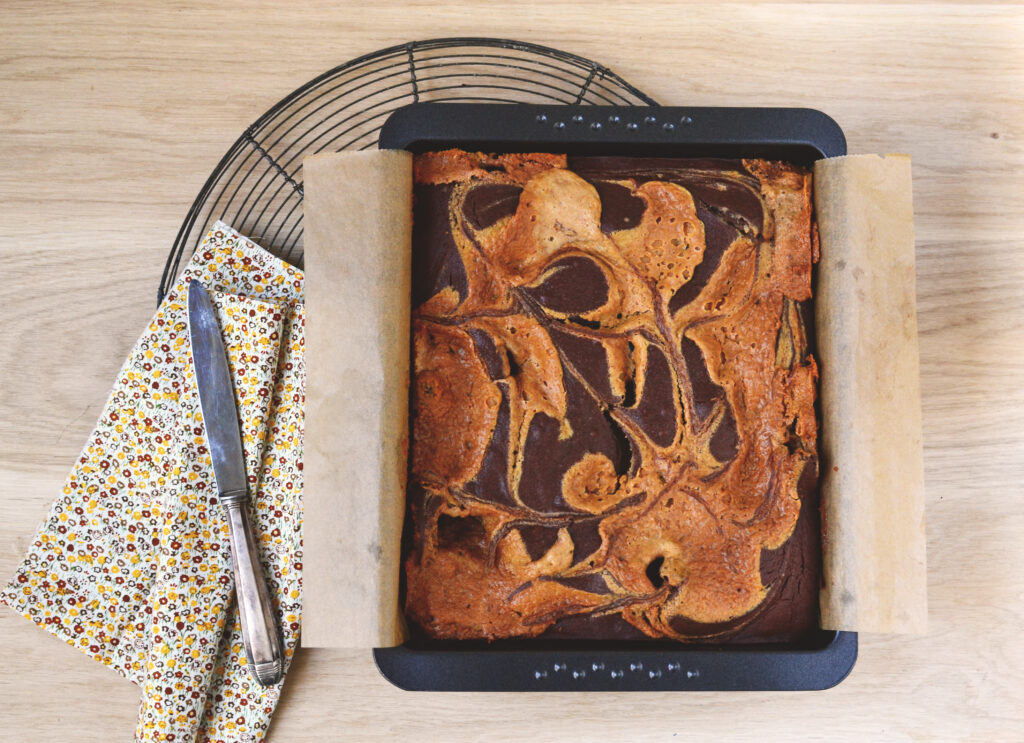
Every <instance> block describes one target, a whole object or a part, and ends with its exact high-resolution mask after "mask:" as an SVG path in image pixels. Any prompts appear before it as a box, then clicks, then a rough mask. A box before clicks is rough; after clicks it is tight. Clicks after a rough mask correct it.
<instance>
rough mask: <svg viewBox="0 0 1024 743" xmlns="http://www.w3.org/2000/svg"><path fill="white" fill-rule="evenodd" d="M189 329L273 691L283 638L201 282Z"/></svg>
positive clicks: (248, 617) (249, 645) (253, 645)
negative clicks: (253, 521)
mask: <svg viewBox="0 0 1024 743" xmlns="http://www.w3.org/2000/svg"><path fill="white" fill-rule="evenodd" d="M188 325H189V339H190V342H191V345H192V363H193V366H194V368H195V375H196V386H197V388H198V390H199V405H200V407H201V408H202V411H203V425H204V427H205V429H206V439H207V442H208V443H209V445H210V458H211V459H212V460H213V472H214V475H215V476H216V481H217V493H218V496H219V499H220V502H221V506H222V507H223V508H224V515H225V518H226V519H227V523H228V532H229V540H228V542H229V545H230V550H231V567H232V570H233V572H234V576H235V590H236V593H237V596H238V613H239V617H240V620H241V624H242V640H243V644H244V645H245V653H246V656H247V657H248V660H249V668H250V671H251V672H252V674H253V677H254V678H255V679H256V681H257V682H258V683H259V684H261V685H262V686H272V685H273V684H276V683H277V682H278V681H280V680H281V676H282V675H283V674H284V652H283V649H282V645H281V635H280V633H279V632H278V627H277V622H276V621H275V619H274V614H273V610H272V604H271V601H270V594H269V592H268V590H267V581H266V577H265V576H264V575H263V569H262V567H261V565H260V560H259V555H258V553H257V552H256V542H255V540H254V539H253V534H252V527H251V525H250V523H249V515H248V510H249V484H248V477H247V476H246V471H245V456H244V454H243V452H242V435H241V430H240V427H239V422H238V408H237V407H236V405H235V390H234V385H233V384H232V382H231V370H230V369H229V368H228V357H227V352H226V351H225V350H224V340H223V339H222V338H221V333H220V325H219V323H218V322H217V315H216V312H215V311H214V308H213V304H212V303H211V302H210V295H209V294H208V293H207V291H206V288H205V287H204V286H203V285H202V284H200V283H199V282H198V281H191V282H189V285H188Z"/></svg>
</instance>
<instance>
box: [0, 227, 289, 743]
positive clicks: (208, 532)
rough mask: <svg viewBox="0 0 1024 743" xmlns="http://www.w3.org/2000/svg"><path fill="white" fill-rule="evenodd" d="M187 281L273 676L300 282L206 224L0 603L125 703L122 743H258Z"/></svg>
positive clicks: (258, 711) (285, 555) (263, 720)
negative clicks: (134, 717) (229, 440)
mask: <svg viewBox="0 0 1024 743" xmlns="http://www.w3.org/2000/svg"><path fill="white" fill-rule="evenodd" d="M189 281H201V282H202V283H203V284H204V285H205V286H206V287H207V288H208V289H210V290H211V292H212V297H213V302H214V305H215V307H216V308H217V311H218V315H219V319H220V323H221V330H222V333H223V336H224V342H225V346H226V348H227V352H228V357H229V366H230V368H231V371H232V374H233V376H234V383H235V396H236V399H237V404H238V410H239V417H240V420H241V425H242V435H243V436H242V437H243V449H244V451H245V458H246V464H247V467H248V473H249V487H250V492H251V494H252V505H251V509H252V510H251V515H252V521H253V530H254V533H255V535H256V539H257V542H258V548H259V550H260V553H261V559H262V563H263V569H264V571H265V574H266V576H267V580H268V584H269V585H268V587H269V589H270V593H271V595H272V596H273V598H274V604H275V609H276V614H277V618H278V621H279V623H280V626H281V628H282V630H283V635H284V645H285V655H286V664H287V662H288V661H290V659H291V657H292V654H293V652H294V650H295V647H296V645H297V642H298V634H299V616H300V609H301V603H300V598H301V571H302V564H301V561H302V531H301V525H302V420H303V403H304V397H303V395H304V389H305V368H304V365H303V323H304V316H303V306H302V285H303V277H302V274H301V272H299V271H298V270H296V269H295V268H293V267H291V266H289V265H287V264H285V263H284V262H282V261H280V260H279V259H277V258H275V257H274V256H273V255H271V254H270V253H268V252H266V251H265V250H263V249H262V248H260V247H259V246H257V245H255V244H254V243H252V242H251V241H249V240H247V239H246V238H244V237H242V236H241V235H239V234H238V233H237V232H235V231H234V230H232V229H231V228H230V227H228V226H227V225H225V224H223V223H219V222H218V223H217V224H216V225H215V226H214V228H213V230H212V231H211V232H210V233H209V234H208V235H207V236H206V238H205V240H204V242H203V244H202V246H201V247H200V248H199V250H198V251H197V252H196V253H195V254H194V255H193V257H192V260H191V261H190V263H189V264H188V266H187V267H186V268H185V270H184V272H183V273H182V276H181V278H180V280H179V281H178V283H177V284H176V285H175V286H174V288H173V289H172V290H171V292H170V293H168V295H167V297H166V298H165V299H164V301H163V302H162V303H161V305H160V308H159V310H158V311H157V313H156V315H155V316H154V318H153V320H152V322H151V323H150V325H149V327H148V328H147V329H146V332H145V333H143V335H142V337H141V338H139V341H138V343H136V345H135V347H134V348H133V349H132V352H131V354H130V355H129V357H128V360H127V362H126V363H125V365H124V367H123V368H122V370H121V373H120V375H119V376H118V379H117V382H116V383H115V385H114V389H113V391H112V392H111V395H110V399H109V400H108V402H107V405H106V407H105V409H104V410H103V413H102V415H101V416H100V419H99V421H98V422H97V424H96V428H95V430H94V431H93V433H92V435H91V436H90V437H89V440H88V442H86V445H85V448H84V449H83V450H82V454H81V456H80V457H79V459H78V462H77V464H76V465H75V467H74V469H73V470H72V472H71V474H70V475H69V476H68V478H67V481H66V483H65V485H64V492H63V495H62V496H61V497H60V498H58V499H57V501H56V502H55V503H54V504H53V506H52V508H51V509H50V515H49V518H48V519H47V520H46V522H45V523H44V524H43V526H42V528H41V529H40V531H39V534H38V535H37V536H36V539H35V540H34V542H33V543H32V546H31V548H30V551H29V553H28V555H27V557H26V558H25V561H24V563H23V564H22V565H21V567H20V568H19V569H18V571H17V573H15V575H14V577H13V578H12V579H11V581H10V583H9V584H8V586H7V587H6V588H5V589H4V590H3V591H2V593H0V602H3V603H6V604H8V605H9V606H11V607H12V608H13V609H14V610H15V611H18V612H20V613H21V614H22V615H24V616H25V617H27V618H28V619H31V620H32V621H33V622H35V623H36V624H38V625H39V626H40V627H43V628H44V629H46V630H47V631H49V632H51V633H53V634H54V635H56V636H57V637H59V638H61V639H62V640H64V641H65V642H67V643H68V644H70V645H73V646H75V647H77V648H79V649H80V650H81V651H82V652H84V653H86V654H88V655H91V656H92V657H94V658H96V659H97V660H99V661H100V662H102V663H104V664H106V665H108V666H110V667H112V668H114V669H115V670H117V671H118V672H119V673H121V674H122V675H123V676H125V677H126V678H128V679H130V680H131V681H134V682H135V683H136V684H138V685H139V686H140V687H141V688H142V703H141V709H140V712H139V723H138V727H137V729H136V739H137V740H140V741H176V742H181V741H186V742H192V741H204V742H205V741H232V742H237V741H250V742H251V741H259V740H262V739H263V737H264V735H265V733H266V730H267V727H268V725H269V723H270V717H271V715H272V714H273V711H274V707H275V706H276V704H277V699H278V693H279V687H270V688H264V687H262V686H260V685H259V684H257V683H256V682H255V680H254V679H253V678H252V677H251V675H250V673H249V669H248V668H247V667H246V663H247V661H246V656H245V650H244V647H243V645H242V636H241V628H240V625H239V620H238V611H237V607H236V606H235V603H234V598H233V593H234V586H233V577H232V573H231V559H230V553H229V551H228V539H227V525H226V523H225V521H224V519H223V515H222V510H221V506H220V505H219V504H218V503H217V498H216V496H217V492H216V487H215V478H214V473H213V468H212V464H211V461H210V456H209V451H208V450H207V443H206V436H205V431H204V428H203V424H202V414H201V411H200V407H199V396H198V393H197V390H196V387H195V380H194V376H193V368H192V359H191V344H190V343H189V337H188V320H187V311H186V294H187V292H186V289H187V286H188V282H189Z"/></svg>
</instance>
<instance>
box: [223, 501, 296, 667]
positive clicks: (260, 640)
mask: <svg viewBox="0 0 1024 743" xmlns="http://www.w3.org/2000/svg"><path fill="white" fill-rule="evenodd" d="M220 497H221V503H222V504H223V506H224V512H225V515H226V516H227V521H228V532H229V539H230V544H231V567H232V570H233V571H234V573H235V592H236V594H237V596H238V613H239V616H240V618H241V621H242V641H243V643H244V644H245V654H246V656H247V657H248V659H249V665H250V668H251V670H252V674H253V676H255V677H256V680H257V681H258V682H259V683H260V684H261V685H262V686H273V685H274V684H276V683H277V682H278V681H280V680H281V677H282V676H283V675H284V650H283V648H282V646H281V635H280V633H279V632H278V631H277V622H276V621H275V620H274V611H273V603H271V601H270V593H269V592H268V591H267V581H266V578H265V577H264V575H263V568H262V566H261V565H260V559H259V555H258V554H257V552H256V542H255V540H254V539H253V536H252V527H251V526H250V525H249V516H248V514H247V510H248V509H247V508H246V507H247V506H248V504H249V493H248V492H247V491H241V492H236V493H221V496H220Z"/></svg>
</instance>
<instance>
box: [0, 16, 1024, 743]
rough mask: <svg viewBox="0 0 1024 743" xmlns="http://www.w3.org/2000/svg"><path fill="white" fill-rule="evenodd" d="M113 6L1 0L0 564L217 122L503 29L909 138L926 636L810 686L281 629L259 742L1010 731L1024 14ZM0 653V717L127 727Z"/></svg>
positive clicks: (43, 487)
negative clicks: (623, 684)
mask: <svg viewBox="0 0 1024 743" xmlns="http://www.w3.org/2000/svg"><path fill="white" fill-rule="evenodd" d="M121 5H123V6H124V7H117V6H116V5H115V4H110V5H108V6H104V5H95V4H93V3H82V2H60V3H55V2H11V0H7V2H4V3H3V4H2V5H0V277H2V281H0V308H2V314H0V577H3V579H6V577H7V576H9V575H10V574H11V573H12V572H13V570H14V569H15V566H16V565H17V564H18V562H19V561H20V560H21V558H22V555H23V554H24V552H25V551H26V549H27V546H28V542H29V539H30V538H31V537H32V535H33V533H34V531H35V530H36V529H37V527H38V526H39V524H40V523H41V521H42V519H43V518H44V516H45V515H46V513H47V508H48V506H49V503H50V502H51V501H52V499H53V498H54V497H55V496H56V495H57V494H58V492H59V489H60V487H61V485H62V482H63V479H64V477H65V475H66V474H67V472H68V470H69V469H70V467H71V465H72V463H73V461H74V460H75V458H76V456H77V454H78V452H79V448H80V446H81V445H82V443H83V441H84V440H85V437H86V436H87V435H88V433H89V431H90V430H91V428H92V426H93V423H94V421H95V419H96V417H97V415H98V414H99V412H100V410H101V407H102V405H103V404H104V402H105V400H106V395H107V392H108V390H109V386H110V385H111V383H112V382H113V380H114V377H115V375H116V373H117V370H118V368H119V366H120V364H121V362H122V361H123V359H124V358H125V356H126V354H127V353H128V350H129V349H130V348H131V346H132V344H133V343H134V341H135V339H136V337H137V336H138V334H139V333H140V331H141V330H142V328H143V327H144V325H145V324H146V322H147V319H148V318H149V316H150V315H151V313H152V312H153V309H154V301H155V295H156V288H157V283H158V280H159V278H160V272H161V270H162V268H163V262H164V259H165V257H166V254H167V251H168V249H169V248H170V246H171V244H172V242H173V240H174V237H175V235H176V233H177V230H178V226H179V225H180V223H181V220H182V218H183V216H184V215H185V212H186V210H187V209H188V207H189V205H190V203H191V201H192V199H193V197H194V195H195V194H196V193H197V192H198V190H199V188H200V186H201V185H202V183H203V181H204V180H205V178H206V176H207V174H208V173H209V172H210V170H212V168H213V166H214V165H215V164H216V162H217V161H218V160H219V158H220V157H221V155H222V154H223V152H224V151H225V150H226V149H227V147H228V146H229V145H230V144H231V143H232V142H233V141H234V139H235V138H236V137H237V136H238V134H239V133H240V132H241V131H242V130H243V129H244V128H245V127H246V126H247V125H248V124H250V123H251V122H252V121H253V120H254V119H255V118H256V117H257V116H259V115H260V114H261V113H262V112H263V111H264V110H265V109H267V108H268V107H269V106H270V105H271V104H273V103H274V102H275V101H277V100H278V99H279V98H280V97H282V96H283V95H284V94H286V93H288V92H290V91H291V90H292V89H294V88H295V87H297V86H298V85H300V84H301V83H303V82H305V81H306V80H308V79H310V78H312V77H314V76H316V75H317V74H319V73H321V72H323V71H324V70H326V69H328V68H330V67H332V66H334V65H336V64H339V63H341V62H343V61H345V60H348V59H350V58H352V57H354V56H357V55H360V54H363V53H366V52H370V51H373V50H375V49H378V48H381V47H384V46H388V45H391V44H395V43H399V42H404V41H408V40H412V39H425V38H433V37H442V36H474V35H479V36H504V37H509V38H518V39H523V40H528V41H533V42H537V43H540V44H545V45H550V46H555V47H559V48H562V49H565V50H567V51H571V52H575V53H578V54H581V55H583V56H586V57H590V58H592V59H595V60H597V61H599V62H601V63H603V64H605V65H607V66H609V67H611V68H612V69H613V70H615V71H616V72H618V73H619V74H621V75H622V76H623V77H624V78H626V79H627V80H629V81H630V82H632V83H634V84H635V85H637V86H638V87H640V88H641V89H643V90H645V91H646V92H648V93H649V94H650V95H652V96H654V97H655V98H656V99H657V100H660V101H662V102H665V103H676V104H685V105H705V106H715V105H726V106H727V105H754V106H758V105H763V106H809V107H813V108H819V109H822V110H824V111H826V112H827V113H829V114H830V115H831V116H833V117H834V118H835V119H836V120H837V121H838V122H839V123H840V124H841V125H842V127H843V128H844V130H845V131H846V134H847V138H848V141H849V149H850V152H853V153H857V152H908V153H910V154H911V155H912V156H913V158H914V188H915V219H916V230H917V259H918V283H917V291H918V311H919V320H920V341H921V374H922V386H923V391H924V399H923V407H924V423H925V470H926V483H927V518H928V550H929V555H928V558H929V591H930V622H931V624H930V631H929V633H928V635H927V636H923V637H911V638H907V637H878V636H862V637H861V653H860V659H859V661H858V663H857V666H856V668H855V670H854V671H853V673H852V675H851V676H850V677H849V678H848V679H847V680H846V681H845V682H844V683H842V684H841V685H840V686H838V687H837V688H835V689H832V690H830V691H826V692H821V693H733V694H712V693H701V694H662V693H656V694H655V693H652V694H635V695H625V694H623V695H618V694H582V695H568V694H545V695H540V694H535V695H530V694H521V695H502V694H486V695H477V696H473V695H466V694H410V693H405V692H401V691H399V690H397V689H395V688H394V687H392V686H390V685H389V684H388V683H387V682H385V681H384V680H383V679H382V678H381V677H380V675H379V674H378V673H377V671H376V669H375V668H374V666H373V663H372V661H371V659H370V657H369V654H368V653H358V652H340V651H337V652H332V651H301V652H300V653H299V655H298V657H297V659H296V662H295V666H294V667H293V669H292V672H291V675H290V679H289V682H288V684H287V686H286V689H285V692H284V695H283V700H282V703H281V706H280V709H279V711H278V714H277V717H276V719H275V723H274V727H273V728H272V731H271V736H270V737H271V739H272V740H275V741H305V740H324V741H328V740H330V741H334V740H359V741H389V742H390V741H395V740H419V739H431V740H432V739H435V738H437V737H443V738H444V739H445V740H446V741H451V742H452V743H454V742H455V741H468V740H480V739H484V738H487V739H493V740H506V739H513V738H514V739H525V740H537V741H556V740H575V741H601V742H602V743H607V741H616V740H628V741H654V740H659V741H660V740H666V741H667V740H670V739H672V740H674V739H676V738H678V739H684V738H685V739H690V740H694V739H696V740H708V739H717V740H728V739H736V740H775V739H780V740H781V739H786V740H790V739H797V740H800V739H803V740H826V739H827V740H856V741H862V740H884V741H903V740H908V741H909V740H914V741H918V740H977V741H997V740H1006V741H1008V740H1017V741H1020V740H1024V642H1022V641H1021V637H1020V635H1021V631H1022V630H1024V569H1022V566H1024V536H1022V535H1024V423H1022V421H1024V175H1022V173H1024V169H1022V168H1024V9H1022V8H1021V7H1016V6H1012V5H1000V6H991V7H979V6H971V7H966V6H958V5H953V4H947V5H930V6H925V5H921V6H893V5H887V4H877V3H869V4H863V5H860V4H858V5H849V4H848V5H825V4H814V5H808V6H803V7H795V6H772V5H749V6H735V5H730V6H719V7H710V6H699V5H690V4H682V5H669V4H666V3H656V2H633V3H628V4H621V5H615V6H612V5H608V6H602V5H600V4H598V3H594V2H583V1H580V2H562V1H561V0H543V1H541V2H526V3H517V4H515V6H514V7H512V8H506V9H500V8H498V7H494V8H490V9H487V10H486V11H485V10H484V9H483V7H482V4H480V3H474V2H444V3H438V2H437V1H436V0H429V1H428V2H405V3H402V4H401V5H400V6H399V5H395V6H387V5H386V4H385V3H382V2H354V1H352V0H349V1H346V2H337V0H332V1H330V2H318V3H287V4H285V3H281V4H280V6H279V7H277V6H275V4H273V3H269V2H268V3H258V4H252V5H247V6H242V5H240V4H223V7H222V4H218V3H184V2H177V1H173V2H163V3H152V4H150V5H149V6H148V7H146V6H144V5H142V4H140V3H134V4H129V3H125V4H121ZM0 657H2V658H3V661H2V662H0V669H2V672H0V700H3V701H2V702H0V739H2V740H11V741H46V740H58V739H65V738H70V739H73V740H76V741H80V742H82V743H86V742H87V741H118V740H129V739H130V738H131V736H132V733H133V730H134V726H135V719H136V714H137V707H138V690H137V689H136V688H135V687H134V686H132V685H131V684H129V683H128V682H126V681H124V680H123V679H121V678H120V677H119V676H117V675H116V674H114V673H112V672H111V671H109V670H107V669H105V668H103V667H101V666H100V665H98V664H97V663H95V662H94V661H92V660H89V659H88V658H86V657H85V656H83V655H81V654H80V653H78V652H76V651H74V650H72V649H70V648H68V647H67V646H65V645H64V644H63V643H61V642H59V641H58V640H56V639H54V638H53V637H51V636H50V635H48V634H46V633H44V632H41V631H40V630H39V629H37V628H35V627H34V626H33V625H32V624H31V623H29V622H27V621H25V620H23V619H21V618H19V617H17V616H16V615H15V614H14V613H12V612H10V611H8V610H6V609H3V610H0ZM442 731H443V732H442ZM712 736H714V737H713V738H712Z"/></svg>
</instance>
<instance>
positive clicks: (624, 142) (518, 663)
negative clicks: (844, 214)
mask: <svg viewBox="0 0 1024 743" xmlns="http://www.w3.org/2000/svg"><path fill="white" fill-rule="evenodd" d="M379 146H380V148H381V149H405V150H409V151H412V152H426V151H430V150H438V149H447V148H452V147H458V148H462V149H468V150H478V151H486V152H506V153H507V152H556V153H564V154H569V155H618V156H645V157H701V158H708V157H715V158H738V157H757V158H766V159H775V160H787V161H789V162H792V163H796V164H800V165H804V166H810V165H811V164H813V162H814V161H815V160H818V159H821V158H824V157H835V156H839V155H845V154H846V139H845V137H844V136H843V132H842V130H841V129H840V128H839V126H838V124H836V122H835V121H833V120H832V119H831V118H829V117H828V116H826V115H825V114H823V113H821V112H819V111H814V110H811V109H793V108H681V107H656V108H646V107H620V106H607V107H606V106H536V105H507V104H505V105H502V104H471V103H467V104H462V103H459V104H431V103H418V104H414V105H412V106H408V107H406V108H403V109H400V110H398V111H396V112H395V113H394V114H392V115H391V117H390V118H389V119H388V121H387V122H386V123H385V124H384V127H383V128H382V129H381V134H380V142H379ZM373 654H374V659H375V661H376V663H377V667H378V668H379V669H380V671H381V673H382V674H383V675H384V677H385V678H387V679H388V680H389V681H390V682H391V683H393V684H395V685H396V686H398V687H400V688H402V689H407V690H421V691H687V690H689V691H754V690H758V691H760V690H765V691H767V690H816V689H827V688H829V687H832V686H835V685H836V684H838V683H839V682H840V681H842V680H843V679H844V678H845V677H846V676H847V674H849V672H850V670H851V669H852V668H853V664H854V662H855V661H856V659H857V635H856V633H852V632H835V631H826V630H818V631H816V632H812V633H811V634H810V635H808V636H805V637H803V638H801V639H800V640H799V641H798V642H794V643H771V644H768V643H765V644H751V645H742V644H735V645H711V644H706V645H696V644H685V643H679V642H674V641H653V640H652V641H633V642H627V641H603V642H596V641H580V640H543V639H534V640H501V641H496V642H492V643H486V642H480V641H444V642H438V641H427V640H412V641H408V642H406V643H405V644H404V645H401V646H399V647H395V648H377V649H375V650H374V651H373Z"/></svg>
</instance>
